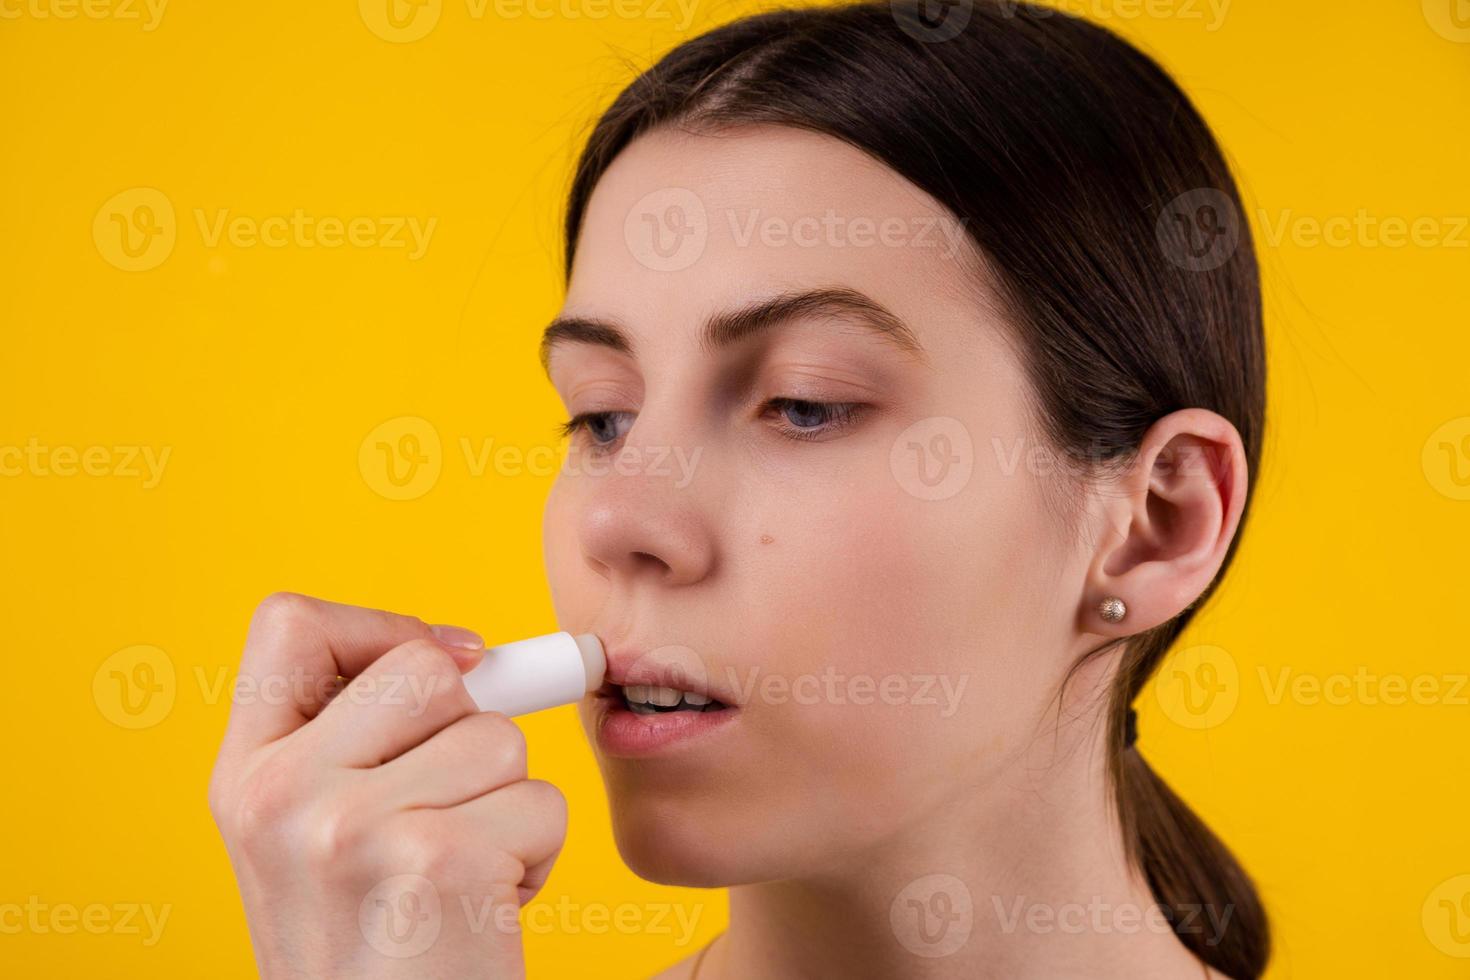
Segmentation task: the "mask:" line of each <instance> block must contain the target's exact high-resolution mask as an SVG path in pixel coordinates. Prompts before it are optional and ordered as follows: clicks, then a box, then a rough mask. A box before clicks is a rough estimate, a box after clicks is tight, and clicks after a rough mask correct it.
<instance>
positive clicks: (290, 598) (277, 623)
mask: <svg viewBox="0 0 1470 980" xmlns="http://www.w3.org/2000/svg"><path fill="white" fill-rule="evenodd" d="M315 613H316V600H315V599H312V598H311V597H310V596H305V595H302V594H301V593H299V592H272V593H271V594H270V595H268V596H266V597H265V598H264V599H262V600H260V605H258V606H256V607H255V615H254V616H253V617H252V618H251V621H250V624H251V627H252V629H254V630H260V631H264V632H266V633H284V632H289V631H291V630H293V629H297V628H299V627H300V626H301V625H302V624H304V623H307V622H309V621H311V620H312V619H313V617H314V616H315Z"/></svg>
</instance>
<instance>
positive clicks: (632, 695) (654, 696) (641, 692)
mask: <svg viewBox="0 0 1470 980" xmlns="http://www.w3.org/2000/svg"><path fill="white" fill-rule="evenodd" d="M623 696H624V697H626V698H627V699H628V700H629V701H637V702H639V703H641V704H656V705H658V706H659V707H660V708H672V707H674V706H675V705H676V704H678V703H679V699H680V698H683V699H684V703H686V704H709V703H710V701H711V700H713V699H712V698H710V697H709V696H708V695H704V694H695V693H694V692H693V691H681V690H679V689H678V688H676V687H655V686H654V685H652V684H627V685H624V687H623Z"/></svg>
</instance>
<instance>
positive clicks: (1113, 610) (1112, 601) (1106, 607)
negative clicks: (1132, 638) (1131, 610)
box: [1097, 595, 1128, 623]
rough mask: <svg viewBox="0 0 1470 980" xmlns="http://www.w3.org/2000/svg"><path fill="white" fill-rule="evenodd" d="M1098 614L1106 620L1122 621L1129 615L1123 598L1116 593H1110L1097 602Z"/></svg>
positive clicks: (1112, 621)
mask: <svg viewBox="0 0 1470 980" xmlns="http://www.w3.org/2000/svg"><path fill="white" fill-rule="evenodd" d="M1097 614H1098V615H1099V616H1101V617H1102V618H1103V620H1104V621H1105V622H1109V623H1121V622H1122V621H1123V617H1124V616H1126V615H1128V607H1127V606H1125V605H1124V604H1123V600H1122V599H1119V598H1118V597H1117V596H1115V595H1110V596H1108V597H1107V598H1106V599H1104V600H1103V601H1102V602H1099V603H1098V604H1097Z"/></svg>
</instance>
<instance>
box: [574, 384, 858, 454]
mask: <svg viewBox="0 0 1470 980" xmlns="http://www.w3.org/2000/svg"><path fill="white" fill-rule="evenodd" d="M792 407H803V408H814V409H816V410H817V411H818V412H819V413H820V414H821V416H822V418H823V422H822V424H821V425H819V426H777V428H776V431H777V432H779V433H780V434H781V436H782V437H784V438H786V439H791V440H793V441H796V442H815V441H817V440H818V439H821V438H823V437H825V436H828V435H830V434H832V433H834V432H836V431H838V430H840V429H843V428H846V427H847V426H849V425H851V424H852V423H853V422H854V421H855V420H856V418H857V416H858V415H859V414H860V413H861V410H862V409H863V408H864V407H865V406H863V405H862V404H861V403H858V402H818V401H811V400H809V399H805V398H784V397H781V398H772V399H771V400H770V401H768V402H766V403H765V404H764V405H763V406H761V410H762V415H764V414H765V413H766V412H768V411H771V410H775V411H776V412H778V413H784V412H785V410H787V409H790V408H792ZM629 414H631V413H630V412H582V413H581V414H579V415H574V416H572V417H571V418H570V419H568V420H567V421H565V422H563V423H561V424H560V425H559V426H557V428H558V430H559V431H560V433H561V435H562V436H563V437H569V436H573V435H575V434H576V433H577V432H578V431H580V430H584V429H587V428H588V427H589V425H591V424H592V423H593V422H594V421H596V420H597V419H602V418H607V417H610V416H615V415H629ZM614 441H616V440H614ZM611 445H612V443H611V442H596V441H595V440H594V442H593V446H594V448H598V449H606V448H607V447H609V446H611Z"/></svg>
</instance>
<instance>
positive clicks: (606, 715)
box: [594, 697, 740, 759]
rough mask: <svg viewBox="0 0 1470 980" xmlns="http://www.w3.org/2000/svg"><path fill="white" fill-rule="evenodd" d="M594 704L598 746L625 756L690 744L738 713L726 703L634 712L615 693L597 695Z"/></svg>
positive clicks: (652, 753)
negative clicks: (708, 708)
mask: <svg viewBox="0 0 1470 980" xmlns="http://www.w3.org/2000/svg"><path fill="white" fill-rule="evenodd" d="M594 704H595V707H594V711H595V712H596V714H595V715H594V727H595V731H596V732H597V745H598V747H599V748H601V749H602V751H603V752H605V753H607V754H608V755H611V756H618V757H620V758H625V759H637V758H643V757H646V756H651V755H657V754H659V753H661V752H665V751H667V750H669V749H672V748H674V747H675V746H692V745H693V744H694V743H695V742H697V741H701V740H705V739H708V738H709V737H710V736H711V735H713V734H714V733H715V732H716V731H718V730H720V729H723V728H728V727H729V724H730V722H732V721H734V720H735V716H736V715H738V714H739V713H740V712H739V711H738V710H737V709H735V708H730V707H726V708H723V709H721V710H719V711H667V712H660V713H658V714H652V715H635V714H634V713H633V712H632V711H629V710H628V707H627V705H625V704H623V701H622V699H621V698H618V697H600V698H598V699H597V700H596V702H595V703H594Z"/></svg>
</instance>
